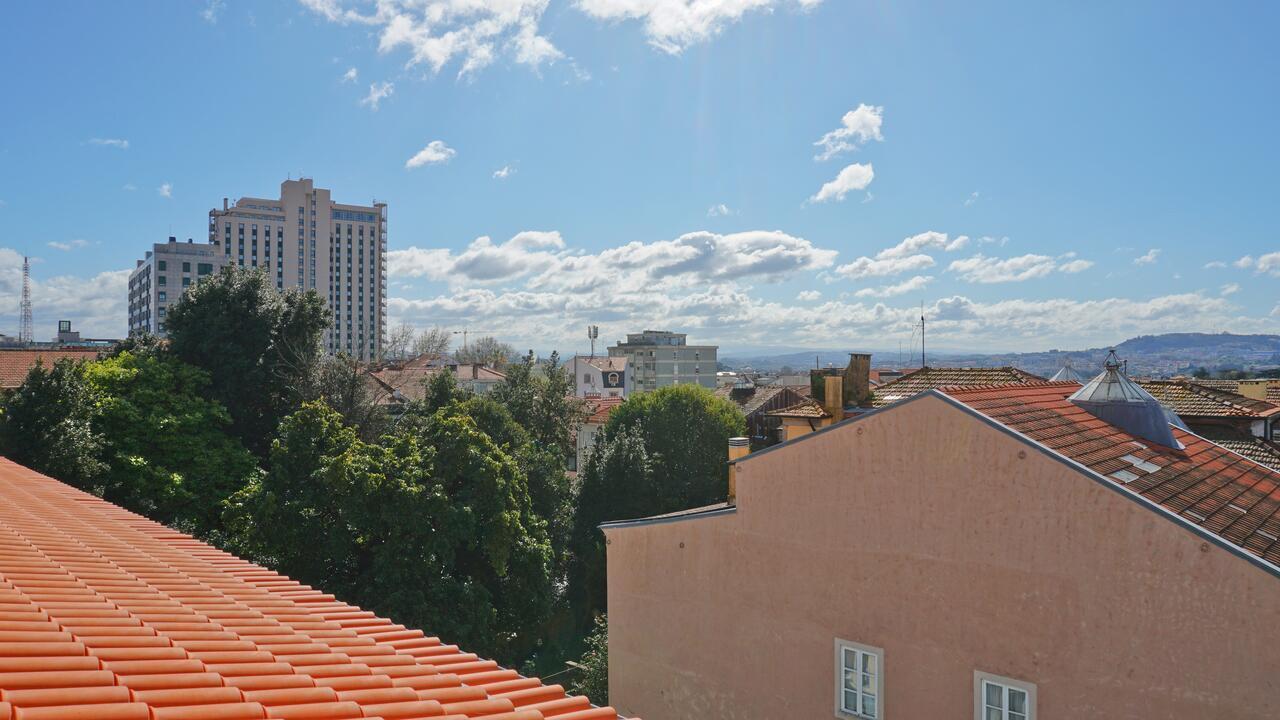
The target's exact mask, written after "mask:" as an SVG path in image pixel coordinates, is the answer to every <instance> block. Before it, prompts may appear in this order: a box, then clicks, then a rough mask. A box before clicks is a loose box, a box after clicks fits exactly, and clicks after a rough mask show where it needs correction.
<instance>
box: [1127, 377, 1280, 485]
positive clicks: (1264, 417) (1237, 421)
mask: <svg viewBox="0 0 1280 720" xmlns="http://www.w3.org/2000/svg"><path fill="white" fill-rule="evenodd" d="M1139 384H1140V385H1141V386H1142V389H1144V390H1146V391H1147V392H1149V393H1151V395H1152V396H1154V397H1155V398H1156V399H1157V400H1159V401H1160V404H1162V405H1164V406H1165V407H1166V408H1168V409H1169V410H1170V411H1171V412H1173V413H1174V414H1176V415H1177V416H1178V418H1179V419H1180V420H1181V421H1182V422H1183V423H1184V424H1185V425H1186V426H1187V428H1189V429H1190V430H1191V431H1192V432H1194V433H1196V434H1197V435H1200V436H1201V437H1204V438H1208V439H1209V440H1212V441H1214V442H1215V443H1217V444H1219V445H1221V446H1223V447H1225V448H1228V449H1229V450H1232V451H1233V452H1237V453H1240V454H1241V455H1244V456H1245V457H1248V458H1249V459H1251V460H1253V461H1255V462H1259V463H1262V464H1263V465H1266V466H1267V467H1270V468H1272V469H1274V470H1280V405H1277V404H1275V403H1271V402H1268V401H1266V400H1260V399H1256V398H1251V397H1247V396H1245V395H1242V394H1239V393H1236V392H1233V391H1230V390H1226V389H1223V388H1217V387H1209V386H1205V385H1201V384H1199V383H1196V382H1192V381H1187V380H1144V381H1141V382H1140V383H1139Z"/></svg>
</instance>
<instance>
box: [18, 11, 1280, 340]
mask: <svg viewBox="0 0 1280 720" xmlns="http://www.w3.org/2000/svg"><path fill="white" fill-rule="evenodd" d="M469 7H470V9H469V10H467V11H459V10H457V9H456V6H454V5H451V4H449V3H443V2H440V1H439V0H426V1H425V2H419V3H409V2H402V1H400V0H387V1H385V2H380V3H377V4H376V5H375V4H374V3H372V2H362V1H356V0H302V2H298V3H289V4H286V3H280V4H271V5H260V4H256V3H249V2H244V1H240V0H225V1H224V0H213V1H212V2H190V3H162V4H155V5H146V6H143V5H123V6H101V5H93V4H88V5H75V6H71V5H69V4H68V5H65V6H64V5H61V4H58V3H47V4H30V5H21V6H15V7H12V8H9V19H10V21H11V22H12V23H13V25H14V26H15V27H22V28H27V29H28V31H26V32H23V33H21V34H18V35H16V36H15V37H14V38H11V40H10V42H9V43H8V44H6V46H5V47H4V48H0V58H2V59H3V60H4V61H5V63H6V66H7V67H10V68H20V69H21V72H16V71H15V72H11V73H10V74H9V75H8V76H7V77H6V93H5V94H6V97H8V98H11V99H13V100H15V101H17V104H18V105H20V106H21V107H22V111H21V112H15V113H10V114H8V115H6V116H5V117H4V118H3V119H0V130H2V132H0V223H3V225H4V227H5V229H6V232H5V240H3V241H0V333H5V334H16V333H17V331H18V299H19V294H20V290H21V267H22V258H23V256H24V255H29V256H31V257H32V258H33V261H32V266H31V272H32V279H33V282H32V293H33V304H34V315H35V339H36V340H47V339H49V338H51V337H52V336H53V334H54V333H55V331H56V322H57V321H58V320H71V321H72V323H73V325H74V327H75V328H76V329H77V330H79V331H81V332H82V334H84V335H85V336H86V337H109V336H116V337H122V336H124V335H125V333H126V332H127V326H126V321H127V315H128V312H127V308H126V300H127V294H128V291H127V282H128V276H129V272H130V270H131V269H132V267H133V263H134V260H135V259H136V258H137V257H138V256H139V253H140V252H141V250H142V249H144V248H147V247H150V246H151V244H153V243H158V242H164V241H165V239H166V238H167V237H168V236H169V235H174V236H177V237H178V238H179V240H185V239H186V238H188V237H191V238H195V239H196V240H197V241H200V240H202V239H204V238H206V237H207V233H208V228H207V221H208V212H209V210H210V209H211V208H215V207H221V201H222V198H223V197H224V196H230V197H231V199H232V200H233V201H234V200H235V199H236V197H238V196H239V195H241V194H242V195H248V196H262V197H272V196H274V193H275V192H276V190H277V188H278V186H279V183H280V181H281V180H282V179H284V178H285V177H288V176H291V177H293V178H298V177H300V176H305V177H308V178H312V179H314V180H315V182H316V184H317V185H320V186H323V187H327V188H333V189H334V190H335V192H337V193H339V197H340V199H342V200H344V201H345V202H358V203H362V204H363V203H370V204H371V203H372V202H374V201H377V202H379V203H382V202H385V203H387V204H388V206H389V208H390V212H389V216H388V221H387V223H388V234H389V238H390V240H389V248H388V249H389V252H388V261H389V262H388V272H389V298H388V318H387V322H388V323H389V324H390V325H391V326H392V327H394V326H395V325H397V324H398V323H400V322H402V321H407V322H410V323H412V324H414V325H416V326H418V327H420V328H424V327H429V326H432V325H440V326H443V327H446V328H449V329H457V330H462V329H467V330H468V331H469V332H470V333H471V334H473V335H474V334H479V335H484V334H492V335H495V336H497V337H499V338H501V339H503V340H505V341H507V342H510V343H511V344H512V345H514V346H516V347H519V348H529V347H532V348H535V349H538V350H540V351H546V350H551V349H556V348H559V349H560V350H561V351H562V354H564V355H568V354H571V352H572V351H575V350H579V349H585V347H586V346H587V342H586V334H585V333H586V327H587V326H588V325H590V324H594V325H599V326H600V340H601V345H602V346H603V345H605V344H609V343H613V342H614V341H616V340H618V339H621V338H624V337H625V336H626V334H627V333H629V332H639V331H641V330H644V329H662V330H670V331H673V332H681V333H687V334H688V336H689V341H690V342H691V343H697V344H708V345H711V344H714V345H719V346H721V348H722V349H721V355H722V356H724V355H728V354H732V353H733V352H734V351H735V350H739V349H756V348H796V349H801V348H833V349H834V348H841V347H851V348H859V349H892V348H895V347H897V345H898V343H899V342H907V341H908V339H909V338H910V337H911V326H912V325H913V324H914V323H915V322H917V321H918V317H919V315H920V307H921V303H923V304H924V311H925V314H926V315H927V316H928V319H929V330H928V333H929V338H930V347H931V349H936V350H938V351H947V350H960V351H979V350H982V351H986V352H1001V351H1034V350H1044V349H1048V348H1051V347H1057V348H1062V349H1078V348H1085V347H1098V346H1103V345H1107V344H1110V343H1115V342H1119V341H1121V340H1123V339H1125V338H1129V337H1133V336H1136V335H1141V334H1154V333H1161V332H1171V331H1202V332H1220V331H1231V332H1241V333H1280V292H1277V288H1280V234H1278V233H1277V231H1276V230H1275V228H1274V227H1273V224H1272V222H1271V218H1270V217H1269V213H1268V210H1269V209H1270V207H1271V206H1272V205H1273V204H1274V199H1275V197H1276V196H1277V194H1278V192H1280V182H1278V181H1277V180H1276V178H1275V173H1274V168H1275V167H1276V165H1277V164H1278V161H1280V138H1277V137H1276V135H1275V134H1274V132H1273V131H1272V129H1271V127H1270V125H1271V124H1272V118H1274V117H1275V116H1276V115H1277V111H1280V91H1278V90H1277V89H1276V83H1275V82H1274V78H1275V77H1277V76H1280V53H1277V52H1276V51H1275V49H1274V42H1273V37H1272V33H1271V32H1270V28H1273V27H1275V26H1276V24H1277V21H1278V20H1280V8H1274V7H1271V6H1262V5H1260V6H1252V7H1244V6H1240V7H1233V8H1229V10H1231V12H1227V11H1225V10H1226V9H1224V8H1219V7H1205V6H1181V5H1173V6H1170V5H1166V4H1160V3H1136V4H1126V5H1124V6H1122V7H1115V6H1104V5H1085V6H1079V5H1076V6H1069V7H1066V6H1064V7H1041V6H1026V5H1022V4H1016V3H995V4H987V5H982V6H977V7H962V6H955V5H949V4H940V5H926V4H922V3H914V2H904V3H893V4H891V5H888V4H886V5H878V4H870V3H867V4H863V3H853V2H839V1H838V0H727V1H725V2H721V3H717V4H715V5H714V6H699V8H700V9H697V10H695V9H691V6H690V3H689V2H687V0H653V1H652V2H645V3H624V2H618V1H617V0H516V1H515V2H512V1H511V0H505V1H503V2H498V1H497V0H491V1H489V0H477V1H476V2H474V3H471V4H470V5H469ZM424 8H426V9H425V10H424ZM424 12H430V13H436V14H434V15H432V17H433V18H434V19H433V21H432V22H427V20H426V15H424ZM24 99H25V100H26V101H25V102H24Z"/></svg>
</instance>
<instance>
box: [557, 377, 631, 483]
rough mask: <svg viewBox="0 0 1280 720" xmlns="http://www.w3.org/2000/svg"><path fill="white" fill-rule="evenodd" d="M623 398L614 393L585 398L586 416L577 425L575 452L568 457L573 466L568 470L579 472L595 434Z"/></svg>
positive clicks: (594, 439)
mask: <svg viewBox="0 0 1280 720" xmlns="http://www.w3.org/2000/svg"><path fill="white" fill-rule="evenodd" d="M623 402H624V401H623V398H621V397H618V396H616V395H611V396H608V397H589V398H587V399H586V407H585V408H584V410H585V411H586V417H585V418H583V420H582V424H581V425H579V426H578V437H577V441H576V442H577V452H576V453H575V454H574V457H572V458H570V461H571V462H572V463H573V467H571V468H569V469H570V470H575V471H578V472H581V471H582V469H583V467H585V466H586V462H587V456H588V455H590V454H591V447H592V446H593V445H594V444H595V441H596V435H598V434H600V430H601V429H602V428H604V426H605V423H607V422H609V416H610V415H611V414H613V411H614V410H616V409H618V406H619V405H621V404H622V403H623Z"/></svg>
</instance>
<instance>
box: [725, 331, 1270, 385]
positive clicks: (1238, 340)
mask: <svg viewBox="0 0 1280 720" xmlns="http://www.w3.org/2000/svg"><path fill="white" fill-rule="evenodd" d="M1115 349H1116V353H1117V354H1118V355H1119V356H1120V357H1121V358H1122V359H1124V360H1127V361H1128V363H1129V372H1131V373H1133V374H1135V375H1150V376H1155V377H1167V376H1170V375H1177V374H1180V373H1189V372H1191V371H1192V370H1194V369H1196V368H1200V367H1203V368H1206V369H1208V370H1210V371H1217V370H1258V369H1266V368H1274V367H1278V366H1280V335H1232V334H1230V333H1221V334H1210V333H1168V334H1165V335H1142V336H1139V337H1135V338H1130V339H1128V340H1125V341H1123V342H1121V343H1119V344H1117V345H1116V346H1115ZM1107 350H1108V348H1105V347H1098V348H1088V349H1085V350H1047V351H1044V352H1031V353H995V354H978V353H929V357H928V359H929V364H930V365H950V366H956V367H960V366H963V367H1000V366H1005V365H1012V366H1014V367H1018V368H1021V369H1023V370H1026V371H1028V372H1032V373H1036V374H1037V375H1044V376H1045V377H1048V376H1050V375H1053V374H1054V373H1056V372H1057V371H1058V369H1059V368H1061V367H1062V365H1063V363H1064V362H1065V361H1070V362H1071V364H1072V366H1073V367H1075V368H1076V369H1077V370H1079V371H1080V372H1081V373H1083V374H1085V375H1089V374H1092V373H1093V372H1094V371H1095V370H1097V369H1099V368H1100V367H1101V366H1102V360H1103V358H1105V357H1106V354H1107ZM815 357H816V359H817V361H818V364H820V365H822V366H826V365H828V364H831V365H843V364H845V363H846V362H848V358H849V355H848V353H847V352H842V351H835V350H821V351H807V352H793V353H784V354H779V355H766V356H757V357H726V358H724V359H722V360H721V363H722V364H724V365H726V366H728V367H733V368H741V367H751V368H754V369H756V370H759V371H766V372H775V371H777V370H779V369H782V368H783V367H790V368H792V369H794V370H796V371H797V372H803V371H805V370H807V369H808V368H811V367H814V360H815ZM900 357H901V356H900V355H899V354H898V353H897V352H874V353H873V354H872V357H871V362H872V365H873V366H876V367H897V366H899V365H900V364H901V362H900ZM918 365H919V359H918V358H915V359H914V362H913V361H911V360H908V361H907V362H906V366H907V367H916V366H918Z"/></svg>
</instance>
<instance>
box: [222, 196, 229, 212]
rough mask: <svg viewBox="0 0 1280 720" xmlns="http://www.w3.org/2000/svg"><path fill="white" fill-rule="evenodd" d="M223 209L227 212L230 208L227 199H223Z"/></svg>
mask: <svg viewBox="0 0 1280 720" xmlns="http://www.w3.org/2000/svg"><path fill="white" fill-rule="evenodd" d="M222 209H223V210H227V209H228V206H227V198H222Z"/></svg>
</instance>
